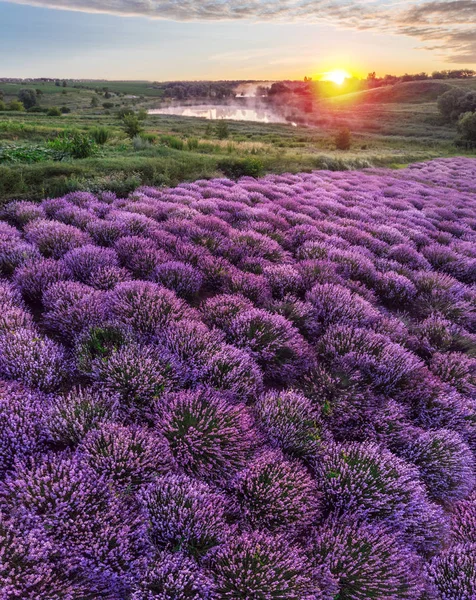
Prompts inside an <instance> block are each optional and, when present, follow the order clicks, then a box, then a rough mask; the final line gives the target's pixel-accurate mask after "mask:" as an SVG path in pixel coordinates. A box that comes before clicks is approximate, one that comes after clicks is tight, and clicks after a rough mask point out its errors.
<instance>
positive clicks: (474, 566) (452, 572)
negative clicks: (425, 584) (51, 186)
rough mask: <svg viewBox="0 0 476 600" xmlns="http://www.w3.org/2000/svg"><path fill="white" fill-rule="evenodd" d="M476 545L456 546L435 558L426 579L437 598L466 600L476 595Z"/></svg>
mask: <svg viewBox="0 0 476 600" xmlns="http://www.w3.org/2000/svg"><path fill="white" fill-rule="evenodd" d="M475 556H476V544H475V543H465V544H457V545H456V546H452V547H451V548H449V549H448V550H446V551H445V552H444V553H443V554H441V555H439V556H436V557H435V558H434V559H433V561H432V562H431V564H430V565H429V567H428V578H429V580H430V583H431V584H432V587H433V590H432V591H433V592H434V594H435V595H436V597H437V598H441V599H442V600H447V599H448V600H450V598H451V600H466V598H468V599H469V598H473V597H474V596H475V594H476V560H475Z"/></svg>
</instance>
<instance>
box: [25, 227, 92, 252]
mask: <svg viewBox="0 0 476 600" xmlns="http://www.w3.org/2000/svg"><path fill="white" fill-rule="evenodd" d="M25 237H26V239H27V240H28V241H29V242H31V243H32V244H35V245H36V246H37V247H38V250H39V251H40V252H41V254H43V256H45V257H46V258H61V257H62V256H63V255H64V254H66V252H68V251H69V250H72V249H73V248H79V247H80V246H83V245H85V244H87V243H88V242H89V241H90V238H89V236H88V234H87V233H84V232H83V231H81V230H80V229H78V228H77V227H73V226H72V225H66V224H64V223H59V222H57V221H46V220H44V219H37V220H35V221H32V222H31V223H28V225H26V227H25Z"/></svg>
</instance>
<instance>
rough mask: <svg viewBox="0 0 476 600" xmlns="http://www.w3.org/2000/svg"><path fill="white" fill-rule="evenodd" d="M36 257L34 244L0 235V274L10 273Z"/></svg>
mask: <svg viewBox="0 0 476 600" xmlns="http://www.w3.org/2000/svg"><path fill="white" fill-rule="evenodd" d="M38 258H39V254H38V250H37V249H36V248H35V246H32V245H31V244H27V243H26V242H23V241H21V240H17V239H10V238H7V237H4V236H0V275H2V276H4V275H11V274H12V273H13V272H14V271H15V269H17V268H18V267H20V266H21V265H24V264H25V263H27V262H29V261H30V260H37V259H38Z"/></svg>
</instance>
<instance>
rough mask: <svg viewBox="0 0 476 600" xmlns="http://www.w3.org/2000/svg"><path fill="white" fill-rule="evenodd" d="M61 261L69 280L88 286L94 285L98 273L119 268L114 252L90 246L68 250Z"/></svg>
mask: <svg viewBox="0 0 476 600" xmlns="http://www.w3.org/2000/svg"><path fill="white" fill-rule="evenodd" d="M62 261H63V264H64V266H65V268H66V271H67V273H68V275H69V276H70V278H71V279H76V280H77V281H80V282H81V283H86V284H88V285H94V281H95V279H96V273H97V272H98V271H102V270H103V269H105V268H111V267H118V266H119V263H118V260H117V254H116V253H115V252H114V250H111V249H110V248H99V247H98V246H93V245H92V244H87V245H85V246H81V247H80V248H74V249H73V250H70V251H69V252H67V253H66V254H65V255H64V256H63V259H62Z"/></svg>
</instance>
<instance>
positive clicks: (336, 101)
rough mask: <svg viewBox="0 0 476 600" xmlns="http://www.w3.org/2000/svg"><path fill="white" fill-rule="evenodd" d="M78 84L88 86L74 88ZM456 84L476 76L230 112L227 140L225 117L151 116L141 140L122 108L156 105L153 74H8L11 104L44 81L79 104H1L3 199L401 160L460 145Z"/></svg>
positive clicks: (45, 100) (60, 100)
mask: <svg viewBox="0 0 476 600" xmlns="http://www.w3.org/2000/svg"><path fill="white" fill-rule="evenodd" d="M78 85H83V86H87V87H73V86H78ZM450 85H458V86H459V85H461V86H465V87H471V86H472V87H475V88H476V80H471V81H457V82H453V81H445V82H436V81H435V82H411V83H407V84H398V85H397V86H391V87H390V86H389V88H380V89H376V90H368V91H365V92H358V93H354V94H347V95H344V96H340V97H338V98H333V99H331V100H326V101H325V102H322V103H317V102H316V103H315V106H314V111H313V113H312V114H310V115H307V116H306V118H307V119H308V124H307V125H300V126H298V127H293V126H292V125H290V124H289V125H275V124H273V125H271V124H270V125H262V124H258V123H250V122H233V121H230V122H228V137H226V139H220V135H219V133H220V132H219V131H217V127H216V123H212V122H210V121H207V120H204V119H195V118H186V117H173V116H166V115H149V116H148V117H147V118H146V119H145V120H144V121H143V122H142V127H143V129H144V132H145V133H147V134H148V135H147V136H146V137H145V138H144V137H142V138H136V139H134V140H132V139H130V138H129V137H128V136H127V135H126V133H125V131H124V129H123V127H122V122H121V120H120V119H119V118H118V117H117V114H116V113H117V111H118V110H119V109H120V108H122V107H131V108H133V109H134V110H140V109H144V110H147V109H149V108H154V107H157V106H158V104H159V103H160V100H161V98H160V91H159V90H157V89H154V88H153V87H152V84H150V83H147V82H98V81H95V82H89V83H86V82H84V83H69V82H68V84H67V87H65V88H64V87H62V86H60V87H58V86H56V85H54V83H38V82H35V83H34V84H31V85H28V86H25V85H24V84H5V83H3V84H2V83H0V91H1V92H3V96H4V102H5V103H8V102H10V101H11V100H14V99H16V98H17V95H18V92H19V91H20V89H22V88H25V87H29V88H32V89H39V90H41V92H42V93H41V96H40V103H41V106H42V107H45V108H51V107H64V108H65V110H68V111H70V112H69V113H68V114H63V115H62V116H48V115H47V114H45V113H30V112H12V111H4V112H0V199H1V200H8V199H13V198H25V199H39V198H43V197H47V196H50V197H51V196H57V195H61V194H64V193H66V192H68V191H73V190H78V189H80V190H90V191H94V192H98V191H101V190H103V189H110V190H113V191H115V192H117V193H118V194H121V195H125V194H127V193H128V192H130V191H131V190H133V189H135V188H136V187H138V186H140V185H143V184H147V185H154V186H161V185H174V184H177V183H179V182H181V181H186V180H193V179H197V178H204V177H205V178H208V177H213V176H220V175H227V176H231V177H237V176H239V175H241V174H251V175H260V174H264V173H270V172H271V173H279V172H284V171H290V172H298V171H308V170H312V169H316V168H329V169H346V168H361V167H366V166H391V167H400V166H402V165H405V164H408V163H410V162H415V161H418V160H424V159H430V158H434V157H439V156H453V155H456V154H461V153H462V151H461V150H457V149H456V148H455V147H454V145H453V140H454V138H455V130H454V127H452V126H449V125H445V124H442V123H441V121H440V119H439V116H438V111H437V107H436V98H437V97H438V95H439V94H440V93H443V92H444V91H445V90H446V89H448V87H449V86H450ZM104 88H107V90H108V92H107V96H108V97H105V96H104V94H105V93H106V92H105V89H104ZM93 99H95V100H93ZM92 101H93V103H97V104H98V106H96V107H94V106H92ZM104 103H106V106H107V108H104V107H103V104H104ZM97 127H103V128H106V129H107V131H108V140H107V142H106V143H105V144H104V145H101V146H99V147H98V151H97V153H96V154H95V155H94V156H92V157H90V158H83V159H74V158H69V157H61V160H58V157H57V156H56V157H54V158H55V160H53V155H51V156H50V155H49V154H48V152H45V148H47V146H48V143H49V142H51V141H52V140H54V139H55V138H57V137H58V136H61V135H62V134H64V132H71V131H74V130H77V131H79V132H81V133H83V134H90V133H91V132H92V131H93V130H94V128H97ZM343 127H348V128H349V129H350V131H351V133H352V145H351V148H350V150H347V151H339V150H336V148H335V143H334V136H335V134H336V132H337V131H338V130H339V129H341V128H343ZM473 155H474V154H473ZM2 157H3V158H2Z"/></svg>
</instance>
